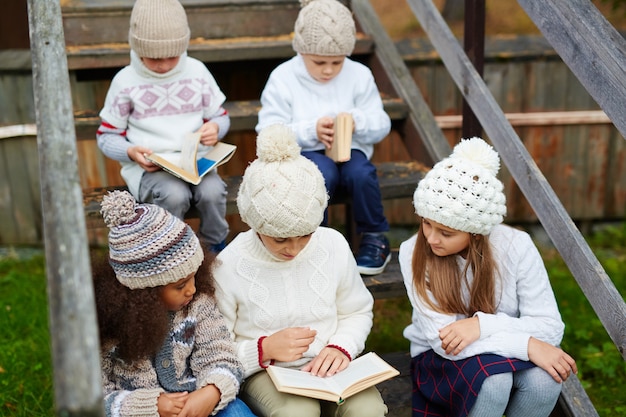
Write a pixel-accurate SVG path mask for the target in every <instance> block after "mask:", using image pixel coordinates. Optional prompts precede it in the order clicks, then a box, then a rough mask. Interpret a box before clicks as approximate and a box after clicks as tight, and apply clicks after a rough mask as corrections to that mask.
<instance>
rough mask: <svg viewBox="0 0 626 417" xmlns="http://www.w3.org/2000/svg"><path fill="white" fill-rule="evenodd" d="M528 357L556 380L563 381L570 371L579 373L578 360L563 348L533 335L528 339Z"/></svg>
mask: <svg viewBox="0 0 626 417" xmlns="http://www.w3.org/2000/svg"><path fill="white" fill-rule="evenodd" d="M528 359H530V361H531V362H532V363H534V364H535V365H537V366H538V367H540V368H541V369H543V370H545V371H546V372H547V373H549V374H550V376H551V377H552V379H554V380H555V381H556V382H563V381H565V380H566V379H567V378H569V376H570V373H572V372H573V373H575V374H577V373H578V368H577V367H576V361H574V359H573V358H572V357H571V356H570V355H568V354H567V353H565V352H564V351H563V350H562V349H561V348H558V347H556V346H552V345H551V344H549V343H546V342H542V341H541V340H539V339H535V338H534V337H531V338H530V339H529V340H528Z"/></svg>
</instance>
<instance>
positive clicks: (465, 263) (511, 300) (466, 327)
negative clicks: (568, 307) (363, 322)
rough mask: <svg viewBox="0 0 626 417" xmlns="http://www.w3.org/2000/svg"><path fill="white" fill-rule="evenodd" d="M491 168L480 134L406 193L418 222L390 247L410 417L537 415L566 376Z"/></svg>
mask: <svg viewBox="0 0 626 417" xmlns="http://www.w3.org/2000/svg"><path fill="white" fill-rule="evenodd" d="M499 168H500V160H499V157H498V154H497V153H496V152H495V150H494V149H493V148H492V147H491V146H490V145H488V144H487V143H486V142H485V141H483V140H482V139H480V138H471V139H467V140H462V141H461V142H460V143H459V144H458V145H457V146H455V148H454V151H453V152H452V155H450V157H448V158H446V159H444V160H442V161H440V162H438V163H437V164H436V165H435V166H434V167H433V169H432V170H431V171H430V172H428V174H426V176H425V177H424V179H423V180H421V181H420V182H419V184H418V186H417V189H416V191H415V195H414V197H413V203H414V205H415V211H416V212H417V214H418V216H420V219H421V226H420V229H419V231H418V233H417V234H416V235H415V236H413V237H412V238H410V239H409V240H407V241H406V242H403V243H402V245H401V246H400V254H399V258H400V268H401V271H402V275H403V277H404V283H405V286H406V288H407V293H408V296H409V299H410V300H411V304H412V306H413V316H412V323H411V324H410V325H409V326H408V327H407V328H406V329H405V330H404V336H405V337H406V338H407V339H408V340H409V341H410V343H411V356H412V366H411V369H412V379H413V387H414V389H413V394H412V397H413V416H414V417H415V416H424V417H426V416H432V415H438V416H439V415H441V416H443V415H445V416H460V417H464V416H468V415H469V416H472V417H474V416H475V417H501V416H502V415H503V414H506V416H507V417H547V416H548V415H550V413H551V412H552V409H553V408H554V405H555V404H556V401H557V399H558V397H559V393H560V392H561V383H562V382H563V381H565V380H566V379H567V378H568V376H569V375H570V374H571V373H572V372H573V373H576V372H577V368H576V363H575V362H574V359H572V357H571V356H570V355H568V354H567V353H565V352H564V351H563V350H561V349H560V348H559V347H558V345H559V343H560V342H561V338H562V337H563V329H564V325H563V322H562V321H561V315H560V314H559V310H558V306H557V303H556V300H555V298H554V293H553V292H552V288H551V287H550V280H549V279H548V274H547V273H546V269H545V267H544V265H543V261H542V260H541V256H540V254H539V252H538V251H537V248H536V247H535V245H534V244H533V242H532V240H531V238H530V236H528V234H527V233H525V232H523V231H521V230H517V229H514V228H512V227H509V226H506V225H503V224H501V223H502V220H503V217H504V215H505V213H506V201H505V197H504V193H503V188H504V187H503V184H502V183H501V182H500V180H498V178H497V177H496V175H497V173H498V170H499Z"/></svg>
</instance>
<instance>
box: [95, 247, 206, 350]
mask: <svg viewBox="0 0 626 417" xmlns="http://www.w3.org/2000/svg"><path fill="white" fill-rule="evenodd" d="M203 251H204V261H203V262H202V264H201V265H200V268H199V269H198V272H196V294H207V295H209V296H210V297H213V296H214V294H215V285H214V280H213V274H212V264H213V261H214V259H215V255H214V254H213V253H212V252H210V251H207V250H206V249H204V248H203ZM91 265H92V273H93V284H94V292H95V300H96V311H97V315H98V327H99V333H100V346H101V347H102V348H104V346H107V345H109V346H110V345H111V344H114V345H117V355H118V356H119V358H120V359H122V360H124V361H128V362H132V361H134V360H138V359H142V358H151V357H153V356H154V355H156V353H157V352H158V350H159V349H160V348H161V346H162V345H163V341H164V340H165V337H166V336H167V333H168V330H169V311H168V310H167V308H166V307H165V306H164V305H163V303H162V301H161V299H160V288H161V287H155V288H144V289H135V290H131V289H130V288H128V287H125V286H124V285H122V284H120V282H119V281H118V280H117V278H116V276H115V272H114V271H113V268H112V267H111V265H110V264H109V259H108V253H107V252H106V251H102V250H100V251H98V250H92V251H91Z"/></svg>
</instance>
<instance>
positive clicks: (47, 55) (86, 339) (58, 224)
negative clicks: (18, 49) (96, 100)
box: [28, 0, 104, 417]
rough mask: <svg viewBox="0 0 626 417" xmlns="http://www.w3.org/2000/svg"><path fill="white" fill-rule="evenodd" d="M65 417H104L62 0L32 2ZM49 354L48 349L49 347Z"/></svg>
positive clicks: (57, 364)
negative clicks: (62, 16) (60, 2)
mask: <svg viewBox="0 0 626 417" xmlns="http://www.w3.org/2000/svg"><path fill="white" fill-rule="evenodd" d="M28 18H29V28H30V41H31V54H32V62H33V85H34V92H35V109H36V116H37V146H38V150H39V168H40V169H39V172H40V179H41V201H42V208H43V210H42V212H43V213H44V215H43V217H44V218H43V225H44V242H45V254H46V272H47V277H48V309H49V324H50V335H51V341H52V343H51V344H52V361H53V368H54V389H55V410H56V414H57V415H58V416H63V417H70V416H103V415H104V407H103V403H102V385H101V384H102V383H101V380H100V360H99V358H100V356H99V351H100V349H99V345H100V343H99V340H98V331H97V324H96V314H95V308H94V306H95V305H94V296H93V287H92V283H91V267H90V264H89V252H88V246H87V232H86V227H85V219H84V214H83V206H82V190H81V186H80V183H79V177H78V160H77V151H76V133H75V131H74V119H73V113H72V100H71V96H70V83H69V75H68V68H67V58H66V55H65V41H64V36H63V25H62V18H61V6H60V4H59V0H28ZM42 348H43V347H42Z"/></svg>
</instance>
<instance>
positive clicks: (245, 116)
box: [74, 97, 407, 140]
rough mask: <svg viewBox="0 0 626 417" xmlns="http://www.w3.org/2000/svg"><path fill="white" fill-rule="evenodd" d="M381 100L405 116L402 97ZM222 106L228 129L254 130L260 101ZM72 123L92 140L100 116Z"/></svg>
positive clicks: (395, 116) (84, 115)
mask: <svg viewBox="0 0 626 417" xmlns="http://www.w3.org/2000/svg"><path fill="white" fill-rule="evenodd" d="M382 100H383V105H384V107H385V111H386V112H387V114H389V117H390V118H391V120H392V121H396V120H403V119H404V118H406V116H407V106H406V104H405V103H404V101H402V99H399V98H395V97H382ZM224 108H225V109H226V110H228V113H229V115H230V123H231V124H230V131H233V132H234V131H241V130H254V127H255V126H256V124H257V121H258V113H259V110H261V102H260V101H259V100H248V101H246V100H243V101H226V102H225V103H224ZM74 125H75V126H76V138H77V139H78V140H94V139H95V138H96V130H97V129H98V126H100V117H99V116H98V114H97V113H95V112H87V111H80V112H75V113H74Z"/></svg>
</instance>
